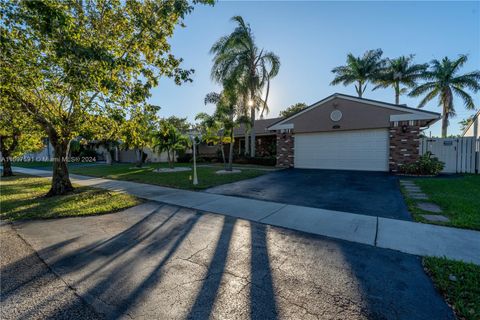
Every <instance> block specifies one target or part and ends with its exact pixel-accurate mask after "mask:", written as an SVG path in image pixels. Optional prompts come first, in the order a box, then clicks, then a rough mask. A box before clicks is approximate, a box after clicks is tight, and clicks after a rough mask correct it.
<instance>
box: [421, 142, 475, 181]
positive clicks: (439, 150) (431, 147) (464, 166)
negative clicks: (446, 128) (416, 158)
mask: <svg viewBox="0 0 480 320" xmlns="http://www.w3.org/2000/svg"><path fill="white" fill-rule="evenodd" d="M427 151H430V152H432V154H433V155H435V156H436V157H438V159H439V160H440V161H442V162H444V163H445V168H444V170H443V172H445V173H478V172H479V170H480V139H478V138H477V139H476V138H474V137H463V138H422V139H421V140H420V148H419V152H420V154H425V153H426V152H427Z"/></svg>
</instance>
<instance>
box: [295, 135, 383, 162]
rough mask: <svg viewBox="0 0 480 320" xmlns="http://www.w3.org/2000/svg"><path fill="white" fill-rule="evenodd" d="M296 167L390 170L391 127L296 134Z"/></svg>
mask: <svg viewBox="0 0 480 320" xmlns="http://www.w3.org/2000/svg"><path fill="white" fill-rule="evenodd" d="M295 167H296V168H309V169H340V170H372V171H388V130H387V129H375V130H355V131H339V132H323V133H306V134H305V133H304V134H295Z"/></svg>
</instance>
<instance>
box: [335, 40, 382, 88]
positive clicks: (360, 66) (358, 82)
mask: <svg viewBox="0 0 480 320" xmlns="http://www.w3.org/2000/svg"><path fill="white" fill-rule="evenodd" d="M382 54H383V51H382V50H381V49H376V50H368V51H367V52H365V53H364V54H363V56H362V57H355V56H354V55H353V54H351V53H349V54H348V55H347V64H346V65H344V66H339V67H336V68H333V69H332V72H333V73H334V74H335V78H334V79H333V81H332V82H331V83H330V85H337V84H339V83H341V84H343V85H344V86H347V85H349V84H352V83H355V91H357V94H358V96H359V97H360V98H361V97H362V96H363V93H364V92H365V90H366V89H367V84H368V82H369V81H376V80H377V78H378V75H379V73H380V70H381V69H382V67H383V65H384V60H382Z"/></svg>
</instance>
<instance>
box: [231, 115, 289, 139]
mask: <svg viewBox="0 0 480 320" xmlns="http://www.w3.org/2000/svg"><path fill="white" fill-rule="evenodd" d="M281 119H282V118H281V117H279V118H271V119H258V120H255V124H254V126H253V128H254V130H255V134H256V135H257V136H258V135H265V134H275V133H274V132H271V131H268V130H267V127H269V126H270V125H272V124H274V123H275V122H278V121H280V120H281ZM233 134H234V136H235V137H243V136H244V135H245V125H244V124H241V125H240V127H238V128H235V129H234V130H233Z"/></svg>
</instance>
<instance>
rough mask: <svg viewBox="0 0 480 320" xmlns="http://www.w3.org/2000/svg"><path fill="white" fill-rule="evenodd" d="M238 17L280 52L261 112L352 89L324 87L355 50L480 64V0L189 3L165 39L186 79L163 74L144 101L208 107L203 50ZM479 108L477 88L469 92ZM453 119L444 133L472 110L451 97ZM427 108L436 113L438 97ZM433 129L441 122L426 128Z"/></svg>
mask: <svg viewBox="0 0 480 320" xmlns="http://www.w3.org/2000/svg"><path fill="white" fill-rule="evenodd" d="M234 15H241V16H242V17H243V18H244V20H245V21H246V22H248V23H249V24H250V26H251V28H252V30H253V33H254V35H255V40H256V43H257V45H258V46H259V47H260V48H264V49H266V50H269V51H273V52H274V53H276V54H277V55H278V56H279V57H280V61H281V67H280V72H279V74H278V76H277V77H276V78H274V79H273V80H272V82H271V89H270V97H269V101H268V103H269V107H270V113H269V114H268V115H267V116H266V117H267V118H271V117H276V116H278V113H279V111H281V110H283V109H285V108H287V107H288V106H290V105H292V104H294V103H297V102H304V103H307V104H308V105H310V104H313V103H315V102H316V101H319V100H321V99H323V98H325V97H326V96H328V95H330V94H332V93H335V92H339V93H344V94H351V95H356V94H355V89H354V87H353V85H351V86H347V87H344V86H343V85H337V86H331V85H330V82H331V81H332V79H333V74H332V73H331V70H332V68H334V67H336V66H339V65H343V64H345V60H346V55H347V54H348V53H350V52H351V53H353V54H354V55H356V56H358V55H362V54H363V53H364V52H365V51H366V50H369V49H376V48H381V49H382V50H383V52H384V54H383V55H384V57H391V58H394V57H398V56H400V55H408V54H415V61H416V62H417V63H425V62H429V61H431V60H432V59H441V58H443V57H445V56H448V57H449V58H452V59H453V58H456V57H458V55H459V54H466V55H468V62H467V63H466V64H465V65H464V68H463V69H462V71H463V72H470V71H473V70H479V69H480V1H472V2H459V1H456V2H444V1H442V2H433V1H423V2H378V1H377V2H361V1H355V2H344V1H337V2H324V1H305V2H304V1H301V2H300V1H220V2H217V3H216V4H215V6H213V7H211V6H203V5H196V6H195V9H194V11H193V12H192V13H191V14H190V15H188V16H187V17H186V18H185V20H184V22H185V24H186V27H185V28H177V30H176V31H175V34H174V36H173V38H172V39H171V40H170V44H171V46H172V53H173V54H175V55H176V56H177V57H181V58H183V59H184V62H183V65H182V66H183V68H186V69H190V68H192V69H194V70H195V74H194V75H193V77H192V79H193V82H192V83H186V84H183V85H181V86H177V85H175V84H174V82H173V80H171V79H162V80H161V81H160V83H159V86H158V87H157V88H155V89H154V90H153V91H152V97H151V99H150V101H149V102H150V103H153V104H156V105H159V106H161V108H162V109H161V111H160V115H161V116H162V117H168V116H171V115H176V116H179V117H187V118H188V119H189V121H191V122H194V119H195V115H196V114H197V113H199V112H208V113H212V112H213V110H214V106H212V105H208V106H205V105H204V103H203V101H204V97H205V95H206V94H207V93H209V92H212V91H217V92H218V91H219V89H220V88H219V86H218V85H217V84H215V83H214V82H213V81H212V80H211V79H210V69H211V66H212V55H211V54H210V53H209V50H210V48H211V46H212V44H213V43H214V42H215V41H216V40H217V39H219V38H220V37H221V36H224V35H227V34H229V33H230V32H231V31H232V30H233V29H234V27H235V24H234V23H233V22H231V21H230V18H231V17H232V16H234ZM372 88H373V86H372V85H369V87H368V88H367V91H366V92H365V94H364V97H365V98H369V99H375V100H381V101H385V102H392V103H393V102H394V92H393V89H391V88H388V89H378V90H376V91H371V89H372ZM472 95H473V96H474V100H475V104H476V108H477V110H478V109H480V92H478V93H477V94H473V93H472ZM419 101H420V98H410V97H407V96H402V97H401V99H400V103H406V104H407V105H408V106H411V107H416V106H417V104H418V102H419ZM454 104H455V108H456V111H457V117H456V118H453V119H452V120H451V121H450V127H449V134H458V133H460V126H459V125H458V122H459V121H460V120H462V119H464V118H466V117H468V116H469V115H471V114H474V113H475V111H472V110H466V109H465V107H464V106H463V103H462V101H461V100H459V99H455V100H454ZM425 109H426V110H431V111H436V112H441V108H440V107H439V106H438V104H437V101H436V100H435V101H432V102H430V103H429V104H428V105H427V106H426V107H425ZM426 133H427V134H431V135H433V136H435V135H439V134H440V122H437V123H436V124H435V125H433V126H432V127H431V128H429V129H428V130H427V132H426Z"/></svg>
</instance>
